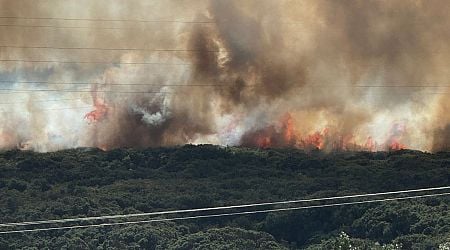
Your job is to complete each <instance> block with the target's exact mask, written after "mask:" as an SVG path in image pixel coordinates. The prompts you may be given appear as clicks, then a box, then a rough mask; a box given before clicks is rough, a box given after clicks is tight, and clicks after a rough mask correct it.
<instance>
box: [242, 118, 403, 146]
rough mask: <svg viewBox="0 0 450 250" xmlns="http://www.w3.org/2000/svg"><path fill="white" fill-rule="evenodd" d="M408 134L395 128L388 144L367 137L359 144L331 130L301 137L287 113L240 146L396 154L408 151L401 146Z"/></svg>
mask: <svg viewBox="0 0 450 250" xmlns="http://www.w3.org/2000/svg"><path fill="white" fill-rule="evenodd" d="M405 130H406V128H405V126H404V125H402V124H394V125H393V127H392V129H391V131H390V134H389V135H388V139H387V140H386V142H385V143H378V142H377V141H375V139H374V138H373V137H372V136H368V137H367V140H366V141H365V142H364V141H363V142H361V143H357V142H355V137H354V136H353V135H352V134H348V135H339V134H336V133H332V132H331V130H330V129H329V128H324V129H322V130H318V131H314V132H312V133H307V134H304V135H302V134H301V133H300V132H299V131H298V130H297V129H296V126H295V121H294V118H293V117H292V115H291V114H289V113H287V114H286V115H284V116H282V117H281V119H280V120H279V122H278V123H276V124H275V125H270V126H267V127H265V128H262V129H259V130H256V131H251V132H248V133H246V134H245V135H244V136H243V138H242V141H241V143H242V145H244V146H256V147H259V148H280V147H295V148H300V149H305V150H313V149H319V150H331V151H342V150H362V151H370V152H375V151H377V150H391V151H392V150H394V151H395V150H401V149H406V148H407V146H406V145H405V144H402V143H401V142H400V140H401V137H402V135H403V134H404V133H405Z"/></svg>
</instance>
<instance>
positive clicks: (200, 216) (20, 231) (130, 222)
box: [0, 192, 450, 234]
mask: <svg viewBox="0 0 450 250" xmlns="http://www.w3.org/2000/svg"><path fill="white" fill-rule="evenodd" d="M445 195H450V192H449V193H439V194H427V195H416V196H409V197H397V198H386V199H375V200H366V201H353V202H343V203H332V204H324V205H312V206H302V207H288V208H276V209H266V210H256V211H245V212H234V213H221V214H210V215H197V216H184V217H175V218H161V219H151V220H140V221H126V222H113V223H101V224H91V225H76V226H63V227H50V228H36V229H23V230H9V231H0V234H12V233H26V232H41V231H54V230H64V229H80V228H90V227H106V226H116V225H131V224H144V223H152V222H167V221H181V220H191V219H201V218H217V217H225V216H236V215H250V214H261V213H274V212H283V211H292V210H303V209H313V208H326V207H338V206H347V205H356V204H368V203H377V202H378V203H379V202H388V201H398V200H410V199H419V198H426V197H438V196H445Z"/></svg>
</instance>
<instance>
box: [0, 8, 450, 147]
mask: <svg viewBox="0 0 450 250" xmlns="http://www.w3.org/2000/svg"><path fill="white" fill-rule="evenodd" d="M448 13H450V2H448V1H446V0H426V1H425V0H422V1H421V0H416V1H404V0H379V1H370V0H368V1H357V0H353V1H350V0H343V1H333V0H317V1H294V0H280V1H272V0H262V1H256V0H248V1H247V0H244V1H237V0H235V1H234V0H209V1H157V2H154V1H138V0H130V1H120V0H99V1H89V0H67V1H54V0H45V1H39V3H34V2H33V3H31V2H30V1H25V0H17V1H8V0H2V1H0V15H1V16H5V17H6V16H9V17H14V16H15V17H63V18H66V19H64V20H61V19H42V18H40V19H17V18H9V19H6V18H5V19H0V21H1V22H2V24H8V25H12V26H2V27H0V33H1V35H0V44H1V45H3V46H4V45H7V46H12V45H13V46H18V47H33V46H38V47H39V46H41V47H42V46H44V47H54V48H46V49H44V48H40V49H37V48H34V49H32V48H11V47H0V59H2V60H3V61H2V62H1V64H0V80H1V83H0V84H1V88H0V89H1V90H0V95H1V97H2V98H1V99H2V101H1V103H2V104H0V106H1V107H2V111H1V112H2V115H1V125H0V146H1V147H2V148H4V149H7V148H15V147H20V148H25V149H32V150H37V151H52V150H59V149H64V148H72V147H100V148H103V149H112V148H117V147H152V146H167V145H178V144H184V143H215V144H221V145H244V146H258V147H298V148H304V149H314V148H320V149H323V150H327V151H330V150H370V151H375V150H389V149H393V150H396V149H402V148H412V149H419V150H427V151H439V150H449V147H450V100H449V94H450V84H449V83H448V82H449V68H448V65H449V63H450V44H449V43H448V41H450V29H448V24H449V23H450V15H448ZM80 19H85V20H80ZM86 19H90V20H86ZM92 19H96V20H92ZM100 19H103V21H99V20H100ZM113 20H117V21H113ZM120 20H121V21H120ZM123 20H128V21H123ZM133 20H134V21H133ZM136 20H137V21H136ZM139 20H140V21H139ZM142 20H147V21H151V20H153V21H152V22H143V21H142ZM14 25H16V27H13V26H14ZM33 25H34V26H51V27H24V26H33ZM17 26H19V27H17ZM55 26H56V27H55ZM61 27H66V28H61ZM67 27H71V28H67ZM68 47H71V48H91V49H62V48H68ZM95 48H97V49H95ZM98 48H102V49H98ZM111 48H120V50H110V49H111ZM124 48H128V49H129V50H124ZM18 59H20V60H24V61H26V62H19V61H14V60H18ZM5 60H13V61H5ZM39 60H40V61H60V62H59V63H57V62H36V61H39ZM30 61H33V62H30ZM61 61H65V62H66V63H61ZM67 62H71V63H67ZM76 62H78V63H76ZM89 62H91V63H89Z"/></svg>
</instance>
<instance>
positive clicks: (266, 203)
mask: <svg viewBox="0 0 450 250" xmlns="http://www.w3.org/2000/svg"><path fill="white" fill-rule="evenodd" d="M445 189H450V186H443V187H433V188H421V189H409V190H400V191H390V192H379V193H369V194H354V195H345V196H333V197H325V198H312V199H300V200H290V201H276V202H264V203H253V204H244V205H232V206H220V207H207V208H194V209H183V210H171V211H160V212H150V213H136V214H122V215H105V216H96V217H78V218H68V219H56V220H41V221H27V222H11V223H2V224H0V227H8V226H26V225H40V224H50V223H65V222H76V221H91V220H104V219H118V218H129V217H142V216H155V215H167V214H178V213H191V212H205V211H215V210H228V209H236V208H249V207H259V206H269V205H286V204H295V203H304V202H313V201H329V200H341V199H349V198H362V197H373V196H382V195H392V194H408V193H417V192H426V191H439V190H445Z"/></svg>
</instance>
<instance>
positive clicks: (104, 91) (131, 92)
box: [0, 89, 175, 94]
mask: <svg viewBox="0 0 450 250" xmlns="http://www.w3.org/2000/svg"><path fill="white" fill-rule="evenodd" d="M0 91H8V92H13V93H30V92H67V93H120V94H173V93H175V92H166V91H116V90H86V89H84V90H76V89H74V90H71V89H24V90H17V89H0Z"/></svg>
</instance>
